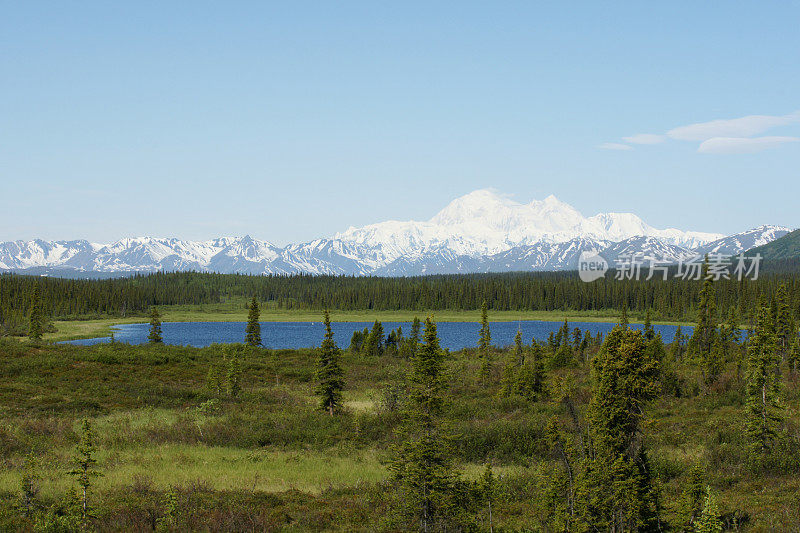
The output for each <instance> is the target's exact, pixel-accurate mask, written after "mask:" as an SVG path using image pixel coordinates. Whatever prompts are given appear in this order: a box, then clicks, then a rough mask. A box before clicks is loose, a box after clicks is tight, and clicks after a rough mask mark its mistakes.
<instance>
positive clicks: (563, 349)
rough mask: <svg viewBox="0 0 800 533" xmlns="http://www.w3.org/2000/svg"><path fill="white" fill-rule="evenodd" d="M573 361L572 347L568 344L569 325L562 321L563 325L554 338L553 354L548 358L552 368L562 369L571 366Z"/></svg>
mask: <svg viewBox="0 0 800 533" xmlns="http://www.w3.org/2000/svg"><path fill="white" fill-rule="evenodd" d="M574 362H575V359H574V357H573V354H572V347H571V346H570V343H569V324H568V323H567V320H566V319H564V324H563V325H562V326H561V328H560V329H559V330H558V333H556V337H555V352H554V353H553V356H552V357H551V358H550V366H551V367H552V368H562V367H566V366H572V364H573V363H574Z"/></svg>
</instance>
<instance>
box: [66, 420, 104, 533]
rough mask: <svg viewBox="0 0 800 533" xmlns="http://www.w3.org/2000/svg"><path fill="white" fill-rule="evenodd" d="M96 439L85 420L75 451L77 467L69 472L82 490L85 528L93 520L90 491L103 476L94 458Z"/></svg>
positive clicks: (82, 513) (82, 517)
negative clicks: (95, 480) (99, 477)
mask: <svg viewBox="0 0 800 533" xmlns="http://www.w3.org/2000/svg"><path fill="white" fill-rule="evenodd" d="M95 439H96V437H95V433H94V430H93V429H92V426H91V424H90V423H89V420H88V419H85V418H84V419H83V422H82V423H81V438H80V441H79V442H78V445H77V447H76V449H75V451H76V457H75V467H74V468H73V469H72V470H70V471H69V474H70V475H71V476H75V478H76V479H77V480H78V486H79V487H80V490H81V521H82V522H83V524H84V527H85V526H86V524H87V523H88V521H89V519H90V518H93V516H92V514H91V508H90V506H89V491H90V489H91V487H92V485H93V483H92V478H95V477H98V476H100V475H102V474H101V473H100V472H98V471H97V466H96V465H97V460H96V459H95V458H94V455H95V452H96V448H95Z"/></svg>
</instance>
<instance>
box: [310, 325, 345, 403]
mask: <svg viewBox="0 0 800 533" xmlns="http://www.w3.org/2000/svg"><path fill="white" fill-rule="evenodd" d="M323 323H324V324H325V337H324V338H323V340H322V345H321V346H320V348H319V350H318V353H319V357H318V359H317V389H316V393H317V395H318V396H319V398H320V407H321V408H322V409H324V410H326V411H328V414H330V415H331V416H333V414H334V412H336V411H337V410H339V409H340V408H341V406H342V389H344V370H342V366H341V363H340V361H339V359H340V352H339V348H338V347H337V346H336V342H335V341H334V340H333V330H332V329H331V317H330V314H329V313H328V311H325V313H324V315H323Z"/></svg>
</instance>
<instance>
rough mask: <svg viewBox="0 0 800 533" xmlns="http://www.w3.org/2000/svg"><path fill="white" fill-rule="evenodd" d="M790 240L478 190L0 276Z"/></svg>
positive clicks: (566, 262) (466, 259)
mask: <svg viewBox="0 0 800 533" xmlns="http://www.w3.org/2000/svg"><path fill="white" fill-rule="evenodd" d="M788 232H789V228H784V227H781V226H761V227H758V228H754V229H752V230H748V231H745V232H742V233H738V234H736V235H731V236H728V237H725V236H723V235H720V234H715V233H705V232H698V231H685V230H679V229H675V228H667V229H657V228H654V227H652V226H650V225H648V224H647V223H646V222H644V221H643V220H642V219H641V218H640V217H638V216H636V215H635V214H633V213H615V212H611V213H599V214H597V215H594V216H591V217H588V218H587V217H584V216H583V215H582V214H581V213H580V212H579V211H578V210H577V209H575V208H574V207H572V206H571V205H569V204H567V203H565V202H562V201H561V200H559V199H558V198H556V197H555V196H552V195H551V196H548V197H547V198H545V199H544V200H532V201H531V202H529V203H520V202H517V201H515V200H513V199H511V198H510V197H508V196H506V195H502V194H500V193H497V192H496V191H493V190H490V189H481V190H477V191H473V192H471V193H469V194H466V195H464V196H461V197H459V198H456V199H455V200H453V201H452V202H450V203H449V204H448V205H447V206H445V208H444V209H442V210H441V211H439V212H438V213H436V214H435V215H434V216H433V217H432V218H431V219H430V220H427V221H413V220H410V221H395V220H390V221H386V222H379V223H376V224H370V225H368V226H364V227H361V228H355V227H351V228H349V229H347V230H346V231H344V232H342V233H338V234H336V235H335V236H334V237H333V238H330V239H316V240H314V241H310V242H305V243H296V244H290V245H288V246H285V247H278V246H275V245H273V244H271V243H270V242H267V241H264V240H258V239H254V238H252V237H250V236H247V235H246V236H244V237H220V238H217V239H212V240H207V241H187V240H182V239H176V238H154V237H134V238H124V239H120V240H118V241H116V242H114V243H110V244H94V243H89V242H88V241H77V240H76V241H55V242H47V241H42V240H34V241H29V242H25V241H12V242H5V243H0V270H15V271H25V270H27V269H33V268H37V269H42V268H44V269H55V270H59V269H60V270H61V271H62V272H63V271H64V270H65V269H69V270H72V271H79V272H90V271H94V272H132V271H140V272H153V271H173V270H197V271H208V272H222V273H232V272H237V273H248V274H292V273H299V272H303V273H312V274H347V275H392V276H407V275H419V274H432V273H456V272H505V271H514V270H569V269H574V268H575V267H576V264H577V258H578V257H579V255H580V253H581V252H582V251H588V250H596V251H599V252H600V253H601V254H603V255H604V256H606V258H607V259H609V260H612V261H613V259H614V258H615V257H618V256H620V255H621V254H638V255H644V256H647V257H653V258H655V259H660V260H666V261H677V260H678V259H681V258H684V257H686V256H687V255H694V254H698V253H722V254H730V255H733V254H737V253H740V252H742V251H744V250H747V249H750V248H753V247H755V246H760V245H763V244H766V243H769V242H771V241H773V240H775V239H777V238H779V237H781V236H783V235H785V234H786V233H788Z"/></svg>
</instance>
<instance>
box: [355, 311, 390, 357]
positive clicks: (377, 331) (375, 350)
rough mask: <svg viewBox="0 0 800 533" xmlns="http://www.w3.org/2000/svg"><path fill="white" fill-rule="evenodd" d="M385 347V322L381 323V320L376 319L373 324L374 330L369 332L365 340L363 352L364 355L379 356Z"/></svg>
mask: <svg viewBox="0 0 800 533" xmlns="http://www.w3.org/2000/svg"><path fill="white" fill-rule="evenodd" d="M384 348H385V346H384V336H383V324H381V321H380V320H376V321H375V323H374V324H373V325H372V331H370V332H369V334H368V335H367V338H366V340H365V341H364V344H363V346H362V348H361V352H362V353H363V354H364V355H368V356H372V357H378V356H381V355H383V352H384Z"/></svg>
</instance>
